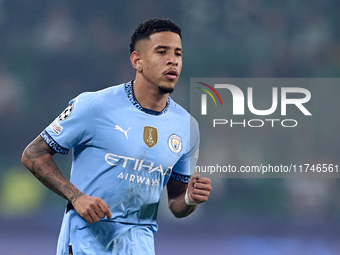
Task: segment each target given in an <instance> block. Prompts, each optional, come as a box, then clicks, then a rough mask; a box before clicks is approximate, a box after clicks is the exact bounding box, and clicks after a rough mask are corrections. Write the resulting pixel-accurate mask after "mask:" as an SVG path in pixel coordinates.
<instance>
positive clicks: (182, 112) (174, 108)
mask: <svg viewBox="0 0 340 255" xmlns="http://www.w3.org/2000/svg"><path fill="white" fill-rule="evenodd" d="M169 107H170V110H171V112H172V113H173V114H175V116H176V117H177V118H179V120H181V121H183V122H185V123H186V124H190V125H192V127H198V122H197V120H196V119H195V118H194V117H193V116H192V115H191V114H190V113H189V112H188V111H187V110H186V109H184V108H183V107H182V106H181V105H179V104H178V103H176V102H175V101H174V100H173V99H172V98H170V106H169Z"/></svg>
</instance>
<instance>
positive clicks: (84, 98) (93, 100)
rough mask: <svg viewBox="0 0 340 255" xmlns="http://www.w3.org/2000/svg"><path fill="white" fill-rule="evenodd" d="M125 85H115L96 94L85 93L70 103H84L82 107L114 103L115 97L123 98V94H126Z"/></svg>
mask: <svg viewBox="0 0 340 255" xmlns="http://www.w3.org/2000/svg"><path fill="white" fill-rule="evenodd" d="M124 85H125V84H120V85H115V86H111V87H107V88H105V89H102V90H98V91H94V92H83V93H81V94H80V95H78V96H77V97H76V98H74V99H72V100H71V101H70V104H78V103H80V102H84V103H85V104H84V103H82V105H84V106H85V105H86V106H87V107H93V106H96V105H100V104H103V103H105V102H110V101H111V102H112V101H114V97H121V96H123V93H125V89H124Z"/></svg>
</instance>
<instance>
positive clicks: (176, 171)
mask: <svg viewBox="0 0 340 255" xmlns="http://www.w3.org/2000/svg"><path fill="white" fill-rule="evenodd" d="M199 141H200V138H199V127H198V123H197V121H196V120H195V119H194V118H193V117H191V118H190V146H189V150H188V151H187V152H186V153H185V154H183V156H182V157H181V158H180V159H179V160H178V161H177V163H176V164H175V166H174V167H173V168H172V173H171V178H173V179H175V180H177V181H180V182H184V183H188V182H189V179H190V175H191V174H193V173H194V172H195V167H196V164H197V160H198V155H199Z"/></svg>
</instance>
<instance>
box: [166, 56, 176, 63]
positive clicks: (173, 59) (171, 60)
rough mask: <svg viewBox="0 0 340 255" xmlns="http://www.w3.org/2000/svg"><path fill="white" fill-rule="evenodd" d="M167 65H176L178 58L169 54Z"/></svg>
mask: <svg viewBox="0 0 340 255" xmlns="http://www.w3.org/2000/svg"><path fill="white" fill-rule="evenodd" d="M166 64H167V65H173V66H178V59H177V57H176V56H175V55H171V56H170V57H169V59H168V61H167V63H166Z"/></svg>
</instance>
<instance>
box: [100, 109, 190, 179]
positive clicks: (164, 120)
mask: <svg viewBox="0 0 340 255" xmlns="http://www.w3.org/2000/svg"><path fill="white" fill-rule="evenodd" d="M96 122H97V124H96V136H95V141H96V142H95V143H96V145H97V146H99V147H100V149H101V150H102V151H103V153H105V160H106V162H107V163H108V164H111V165H118V164H120V165H121V166H122V167H123V168H129V169H133V170H135V171H145V170H146V171H148V172H150V171H158V172H162V173H163V174H166V173H167V171H171V169H172V167H173V166H174V165H175V164H176V162H177V161H178V160H179V159H180V158H181V157H182V155H183V154H184V153H185V152H186V151H187V148H188V147H189V144H188V143H189V142H190V141H189V140H190V139H188V138H187V137H186V136H187V129H186V128H187V127H186V125H183V123H178V120H177V119H176V118H175V117H171V116H170V117H168V116H154V115H148V114H145V113H144V112H141V111H139V110H136V109H122V110H111V111H107V112H105V113H104V114H102V115H101V116H100V118H98V119H97V120H96Z"/></svg>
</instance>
